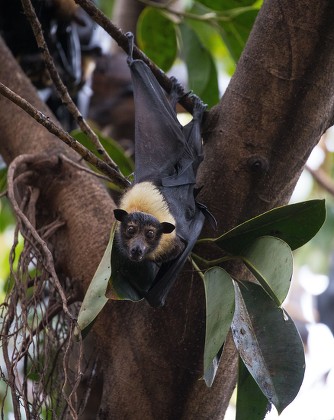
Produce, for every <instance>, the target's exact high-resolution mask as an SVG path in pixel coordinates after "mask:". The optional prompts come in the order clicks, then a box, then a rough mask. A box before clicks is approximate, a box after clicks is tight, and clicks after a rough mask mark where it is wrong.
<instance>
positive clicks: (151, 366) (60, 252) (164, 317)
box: [0, 0, 334, 420]
mask: <svg viewBox="0 0 334 420" xmlns="http://www.w3.org/2000/svg"><path fill="white" fill-rule="evenodd" d="M333 21H334V4H333V3H332V2H331V1H330V0H328V1H323V2H318V1H316V0H303V1H300V2H289V1H287V0H286V1H281V2H274V1H265V2H264V5H263V7H262V9H261V11H260V13H259V16H258V18H257V20H256V23H255V26H254V29H253V31H252V33H251V36H250V38H249V41H248V44H247V47H246V49H245V51H244V54H243V55H242V58H241V59H240V62H239V64H238V68H237V71H236V73H235V75H234V77H233V79H232V81H231V83H230V85H229V87H228V89H227V91H226V93H225V95H224V97H223V98H222V101H221V103H220V104H219V105H217V106H216V107H215V108H214V109H212V110H211V111H210V112H209V114H208V116H207V118H206V123H205V127H204V139H205V161H204V163H203V164H202V166H201V174H200V184H202V185H204V188H203V190H202V192H201V201H202V202H204V203H205V204H207V205H208V207H209V208H210V209H211V211H212V212H213V213H214V215H215V216H216V218H217V220H218V225H219V228H218V233H219V234H221V233H223V231H225V230H226V229H228V228H231V227H233V226H234V225H235V224H237V223H240V222H241V221H243V220H245V219H247V218H250V217H252V216H254V215H256V214H258V213H260V212H263V211H265V210H268V209H270V208H273V207H275V206H277V205H280V204H283V203H286V202H287V201H288V199H289V197H290V195H291V192H292V190H293V188H294V185H295V183H296V181H297V179H298V177H299V175H300V173H301V171H302V169H303V166H304V164H305V162H306V159H307V157H308V156H309V154H310V152H311V151H312V149H313V147H314V146H315V145H316V143H317V142H318V140H319V138H320V136H321V135H322V134H323V132H324V131H325V130H326V129H327V128H328V127H329V126H330V125H331V124H332V121H333V97H334V71H333V64H332V63H334V49H333V48H332V40H333V38H334V26H333V24H332V22H333ZM0 51H1V57H2V65H1V66H0V80H1V81H2V82H3V83H4V84H6V85H8V86H9V87H11V88H12V89H13V90H15V91H16V92H17V93H20V94H21V95H22V96H24V97H26V99H27V100H29V101H30V102H33V103H34V104H35V105H37V106H38V107H39V108H40V109H43V112H44V113H48V111H47V110H46V109H45V107H44V106H43V105H42V104H40V103H39V101H38V99H37V98H36V95H35V93H34V92H33V89H32V88H31V87H30V84H29V83H28V81H27V80H26V79H25V78H24V76H23V75H22V74H21V72H20V71H19V69H17V68H16V65H15V62H14V60H13V59H12V58H10V57H9V56H8V53H7V52H6V50H5V47H4V45H3V44H2V43H1V44H0ZM0 110H1V112H0V132H1V138H0V152H1V153H2V154H3V156H4V158H5V159H6V161H7V162H8V163H9V162H10V161H11V160H12V159H13V158H14V157H15V156H17V155H19V154H21V153H35V152H36V151H38V152H41V151H43V152H46V153H48V154H49V155H56V154H57V153H59V151H63V150H65V149H66V147H64V146H62V145H60V144H59V142H58V141H57V140H56V139H54V138H53V137H52V136H51V135H49V134H48V133H47V132H46V131H45V130H44V129H43V128H41V127H40V126H38V125H37V124H36V123H35V122H34V121H32V120H31V119H30V118H29V117H27V116H26V115H25V114H24V113H23V112H21V111H19V110H18V109H17V108H16V107H15V106H14V105H12V104H11V103H9V101H7V100H5V99H3V98H0ZM44 197H46V198H47V200H45V201H44V202H43V203H41V204H40V205H41V206H42V204H43V206H45V209H46V210H47V211H49V212H50V211H52V212H54V213H56V212H57V213H60V214H61V215H62V219H63V220H65V221H66V228H65V229H62V230H61V232H59V234H58V235H57V242H56V243H54V245H53V246H54V247H55V252H54V254H55V257H56V261H57V268H58V270H59V272H62V273H65V274H66V276H68V277H70V278H71V279H72V281H73V282H74V283H75V284H78V283H79V284H80V285H83V286H84V288H86V287H87V285H88V283H89V281H90V279H91V277H92V275H93V273H94V270H95V267H96V266H97V264H98V262H99V259H100V258H101V255H102V252H103V249H104V247H105V245H106V241H107V237H108V234H109V228H110V222H111V217H112V216H111V213H112V212H111V210H112V208H113V203H112V201H111V200H110V198H109V196H108V194H107V192H106V191H105V190H104V188H103V187H101V185H100V184H99V183H98V182H97V181H96V180H95V179H94V178H92V177H91V176H89V175H87V174H83V173H80V172H78V171H74V170H69V169H67V170H66V171H65V168H63V170H62V171H61V172H60V173H59V175H58V176H57V177H55V179H54V180H53V181H52V182H51V180H50V185H48V186H47V187H45V189H44ZM206 233H209V234H211V235H213V234H212V231H210V230H209V228H207V229H206ZM204 329H205V303H204V293H203V287H202V283H201V280H200V278H198V277H197V275H196V274H195V273H190V272H189V267H188V268H186V270H184V273H183V275H182V276H181V277H180V279H178V281H177V283H176V285H175V286H174V287H173V289H172V291H171V293H170V295H169V296H168V299H167V304H166V306H165V307H163V308H162V309H152V308H150V307H149V306H148V305H147V304H146V302H140V303H130V302H118V301H114V302H109V303H108V304H107V305H106V307H105V308H104V309H103V311H102V313H101V314H100V315H99V317H98V318H97V321H96V323H95V325H94V328H93V329H92V330H91V332H90V335H91V342H94V343H95V346H96V352H97V353H98V354H99V355H100V363H101V372H102V373H101V378H99V379H100V381H99V382H100V383H101V382H103V391H102V397H101V405H100V408H99V411H98V414H97V415H96V417H98V418H99V419H121V418H124V419H126V418H129V419H156V418H161V419H194V418H196V419H210V420H211V419H222V418H224V413H225V410H226V407H227V405H228V402H229V399H230V396H231V393H232V391H233V388H234V385H235V373H236V360H237V358H236V354H235V350H234V347H233V344H232V343H231V341H229V342H228V343H227V345H226V346H225V347H226V353H225V355H224V360H223V361H222V365H221V366H220V368H219V373H218V376H217V378H216V380H215V382H214V385H213V387H212V388H211V389H208V388H206V386H205V384H204V381H199V380H198V378H199V377H200V376H201V374H202V355H203V343H204V334H205V330H204Z"/></svg>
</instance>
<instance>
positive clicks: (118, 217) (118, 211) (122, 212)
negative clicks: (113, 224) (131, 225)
mask: <svg viewBox="0 0 334 420" xmlns="http://www.w3.org/2000/svg"><path fill="white" fill-rule="evenodd" d="M114 215H115V219H116V220H118V221H119V222H123V220H124V218H125V217H126V216H127V215H128V212H127V211H125V210H122V209H115V210H114Z"/></svg>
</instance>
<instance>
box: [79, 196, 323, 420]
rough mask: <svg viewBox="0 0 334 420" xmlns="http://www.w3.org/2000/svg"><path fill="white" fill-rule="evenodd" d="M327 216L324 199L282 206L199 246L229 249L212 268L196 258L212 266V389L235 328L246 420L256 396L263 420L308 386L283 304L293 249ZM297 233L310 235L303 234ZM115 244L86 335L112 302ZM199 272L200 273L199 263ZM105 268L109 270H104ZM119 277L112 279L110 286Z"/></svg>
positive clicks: (207, 363) (208, 279) (85, 314)
mask: <svg viewBox="0 0 334 420" xmlns="http://www.w3.org/2000/svg"><path fill="white" fill-rule="evenodd" d="M306 215H307V217H306ZM325 217H326V211H325V203H324V201H323V200H311V201H308V202H303V203H298V204H292V205H288V206H283V207H279V208H276V209H273V210H271V211H269V212H266V213H264V214H262V215H259V216H257V217H255V218H253V219H251V220H248V221H247V222H244V223H242V224H241V225H239V226H237V227H235V228H234V229H232V230H231V231H229V232H227V233H225V234H224V235H222V236H220V237H218V238H215V239H210V238H209V239H202V240H200V241H199V242H210V243H214V244H216V246H217V247H218V248H223V249H224V251H225V255H224V256H223V257H222V258H220V259H218V260H213V261H205V260H203V259H202V258H200V257H199V256H198V255H193V258H194V260H196V261H198V263H201V264H203V263H205V264H206V265H212V266H213V267H212V268H210V269H209V270H207V271H206V272H205V273H204V274H201V276H202V278H203V283H204V288H205V296H206V336H205V349H204V356H203V365H204V374H203V379H204V380H205V382H206V384H207V385H208V386H211V385H212V383H213V381H214V377H215V375H216V372H217V367H218V365H219V360H220V357H221V355H222V348H223V345H224V341H225V339H226V337H227V333H228V331H229V329H230V327H231V329H232V335H233V338H234V341H235V345H236V347H237V349H238V352H239V355H240V357H241V360H242V362H241V363H240V373H239V388H238V389H239V393H238V402H237V407H238V414H237V416H238V418H240V419H242V418H247V415H246V413H248V402H249V401H250V400H252V398H253V397H254V398H255V400H256V401H258V403H256V404H255V402H253V403H252V404H251V407H252V410H253V411H254V413H253V417H252V419H261V418H263V413H264V411H266V409H267V408H269V407H270V404H274V405H275V407H276V408H277V410H278V412H281V411H283V410H284V408H286V407H287V405H288V404H290V402H291V401H292V400H293V399H294V398H295V396H296V395H297V393H298V391H299V388H300V386H301V384H302V380H303V377H304V369H305V359H304V351H303V344H302V342H301V339H300V336H299V333H298V331H297V329H296V327H295V325H294V323H293V321H292V319H291V318H290V317H289V315H288V314H287V313H286V312H285V311H284V309H282V308H281V304H282V303H283V301H284V299H285V298H286V296H287V293H288V291H289V287H290V281H291V277H292V252H291V247H292V248H296V247H297V246H298V247H299V246H302V245H303V244H305V243H306V242H308V241H309V240H310V239H311V238H312V237H313V236H314V235H315V234H316V232H317V231H318V230H319V229H320V227H321V226H322V224H323V222H324V220H325ZM298 232H303V234H302V235H298ZM269 233H270V234H271V235H270V236H268V234H269ZM263 235H266V236H263ZM281 237H284V238H285V239H286V240H287V241H288V243H287V242H285V241H283V240H282V239H281ZM236 238H238V240H237V241H236ZM112 239H113V232H112V234H111V240H110V242H109V244H108V247H107V250H106V253H105V255H104V257H103V259H102V261H101V263H100V266H99V268H98V270H97V272H96V274H95V276H94V279H93V281H92V284H91V286H90V287H89V289H88V291H87V295H86V297H87V296H93V295H94V299H93V303H92V302H91V304H90V306H89V305H88V307H87V305H83V306H84V307H83V308H82V309H81V311H80V315H79V327H80V328H82V330H83V332H85V328H87V326H88V325H89V324H90V323H91V322H92V321H93V320H94V319H95V317H96V316H97V314H98V312H99V311H100V310H101V309H102V307H103V306H104V304H105V303H106V296H105V295H106V290H107V281H106V280H107V278H106V277H107V275H109V274H110V273H111V271H112V270H111V266H110V257H111V246H112ZM226 251H227V255H226ZM232 259H233V260H234V259H238V260H240V261H242V262H243V263H244V264H245V266H246V267H247V268H248V269H249V271H250V273H251V274H253V281H252V282H249V281H246V280H245V279H234V278H232V276H231V275H230V274H229V273H228V272H227V271H225V270H224V269H223V268H221V267H220V266H219V265H220V264H222V263H224V262H226V261H229V260H232ZM193 265H194V266H195V267H196V269H197V270H198V272H199V273H201V270H199V268H198V266H197V264H196V263H195V261H193ZM103 266H105V267H106V270H107V271H106V270H105V269H103V270H102V271H101V267H102V268H103ZM100 271H101V272H100ZM112 277H113V276H112V273H111V278H110V282H111V283H110V284H111V285H113V280H112ZM127 289H129V293H127V292H126V291H127ZM118 290H122V293H121V294H119V293H118ZM96 291H98V292H96ZM108 297H109V298H112V299H129V300H138V299H137V298H136V297H133V296H132V288H131V286H130V285H128V284H126V283H123V284H122V285H121V286H120V285H118V289H117V288H116V289H115V288H113V291H112V293H109V295H108ZM87 299H88V298H87ZM85 301H86V298H85ZM85 301H84V302H85ZM87 308H88V310H87ZM287 349H288V351H287ZM245 367H246V368H247V370H248V373H247V372H246V371H245ZM249 374H250V375H251V376H249ZM259 390H260V391H261V392H262V394H263V395H264V396H265V399H264V398H263V396H262V395H261V392H260V391H259ZM268 403H270V404H268ZM248 418H249V417H248Z"/></svg>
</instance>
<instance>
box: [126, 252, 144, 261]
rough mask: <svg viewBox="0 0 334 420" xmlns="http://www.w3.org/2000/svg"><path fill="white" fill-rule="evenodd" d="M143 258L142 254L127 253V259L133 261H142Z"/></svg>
mask: <svg viewBox="0 0 334 420" xmlns="http://www.w3.org/2000/svg"><path fill="white" fill-rule="evenodd" d="M143 259H144V255H139V254H130V255H129V260H131V261H133V262H140V261H143Z"/></svg>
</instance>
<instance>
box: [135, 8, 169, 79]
mask: <svg viewBox="0 0 334 420" xmlns="http://www.w3.org/2000/svg"><path fill="white" fill-rule="evenodd" d="M137 41H138V45H139V48H141V49H142V50H143V51H144V53H145V54H146V55H147V56H148V57H149V58H150V59H151V60H152V61H154V63H155V64H157V66H159V67H160V68H161V69H162V70H164V71H167V70H169V69H170V68H171V66H172V65H173V63H174V61H175V59H176V56H177V42H176V31H175V25H174V23H173V22H172V21H171V20H170V19H169V18H168V15H166V14H165V13H163V12H161V11H159V10H157V9H155V8H153V7H145V9H144V10H143V11H142V13H141V14H140V16H139V18H138V22H137Z"/></svg>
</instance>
